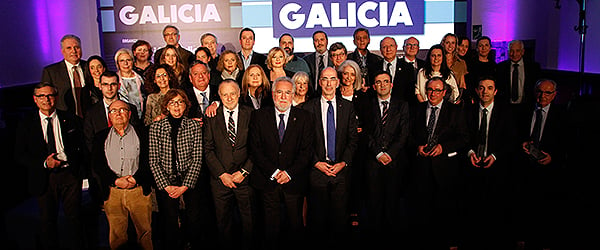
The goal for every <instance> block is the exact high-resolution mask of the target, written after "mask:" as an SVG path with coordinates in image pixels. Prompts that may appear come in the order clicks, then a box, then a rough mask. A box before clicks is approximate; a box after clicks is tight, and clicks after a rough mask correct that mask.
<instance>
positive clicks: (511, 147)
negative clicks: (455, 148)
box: [467, 102, 518, 165]
mask: <svg viewBox="0 0 600 250" xmlns="http://www.w3.org/2000/svg"><path fill="white" fill-rule="evenodd" d="M479 113H480V111H479V103H475V104H473V105H471V106H469V108H468V114H467V126H468V129H469V134H470V136H469V139H470V140H469V148H468V149H470V150H473V151H475V152H477V146H478V145H479V144H480V143H481V142H480V141H481V138H480V137H479V120H480V118H479ZM491 114H492V116H491V117H490V118H489V119H490V122H489V124H488V127H489V129H488V135H487V140H488V143H487V154H488V155H491V154H494V156H496V163H494V164H498V163H500V162H504V163H505V164H506V163H509V162H510V161H511V160H510V159H511V157H512V156H511V155H512V154H513V153H515V150H516V149H518V145H517V140H516V138H517V137H516V135H517V130H516V126H515V124H516V123H515V116H513V114H512V110H511V109H510V107H508V105H506V104H503V103H499V102H494V109H493V110H492V113H491ZM469 165H470V161H469Z"/></svg>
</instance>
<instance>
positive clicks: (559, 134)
mask: <svg viewBox="0 0 600 250" xmlns="http://www.w3.org/2000/svg"><path fill="white" fill-rule="evenodd" d="M535 107H536V105H530V106H529V109H528V110H527V111H526V112H522V114H521V119H520V122H519V128H518V129H519V134H518V137H519V143H523V142H526V141H531V136H530V134H531V129H532V126H533V125H532V124H531V121H532V118H533V114H534V112H535ZM567 121H568V115H567V109H566V107H565V106H564V105H560V104H556V103H552V104H550V109H549V110H548V114H547V117H546V123H545V124H544V127H543V129H542V137H541V140H540V149H541V150H542V151H544V152H546V153H548V154H550V156H552V163H551V164H550V165H551V166H552V167H560V166H561V165H562V164H563V163H564V161H565V158H566V151H567V150H566V147H567V146H566V145H567V138H568V136H569V134H570V133H569V130H568V129H567ZM519 147H520V144H519ZM534 165H535V164H534Z"/></svg>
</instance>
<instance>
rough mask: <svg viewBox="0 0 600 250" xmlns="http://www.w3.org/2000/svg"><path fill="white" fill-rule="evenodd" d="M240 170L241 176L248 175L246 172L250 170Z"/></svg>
mask: <svg viewBox="0 0 600 250" xmlns="http://www.w3.org/2000/svg"><path fill="white" fill-rule="evenodd" d="M240 172H242V176H244V177H246V176H248V174H250V172H248V171H246V169H243V168H242V169H240Z"/></svg>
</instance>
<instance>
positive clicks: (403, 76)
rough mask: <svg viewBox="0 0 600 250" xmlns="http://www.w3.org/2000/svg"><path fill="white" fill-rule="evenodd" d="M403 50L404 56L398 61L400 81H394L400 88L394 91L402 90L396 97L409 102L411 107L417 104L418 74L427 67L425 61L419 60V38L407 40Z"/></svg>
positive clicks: (397, 87) (396, 87)
mask: <svg viewBox="0 0 600 250" xmlns="http://www.w3.org/2000/svg"><path fill="white" fill-rule="evenodd" d="M402 48H403V50H404V56H403V57H401V58H400V60H399V61H398V63H399V64H400V66H399V67H400V72H399V77H398V78H399V79H398V80H396V79H394V83H396V81H398V83H400V86H394V87H395V89H394V91H395V90H396V89H401V90H399V91H396V92H397V94H396V95H397V96H399V97H400V98H402V99H404V100H405V101H406V102H408V103H409V105H414V104H416V103H417V97H416V95H415V93H414V92H415V91H414V87H415V85H416V84H417V73H418V72H419V70H420V69H421V68H423V66H425V61H424V60H421V59H419V58H417V54H418V53H419V40H417V38H415V37H412V36H411V37H409V38H407V39H406V40H404V45H403V46H402ZM398 94H399V95H398Z"/></svg>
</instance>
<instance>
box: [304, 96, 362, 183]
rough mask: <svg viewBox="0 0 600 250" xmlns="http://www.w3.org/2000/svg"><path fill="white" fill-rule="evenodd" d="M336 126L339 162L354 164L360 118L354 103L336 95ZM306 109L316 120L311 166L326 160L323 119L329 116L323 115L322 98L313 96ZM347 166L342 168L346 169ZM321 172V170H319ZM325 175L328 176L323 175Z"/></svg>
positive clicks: (336, 151) (336, 156)
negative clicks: (355, 110) (357, 115)
mask: <svg viewBox="0 0 600 250" xmlns="http://www.w3.org/2000/svg"><path fill="white" fill-rule="evenodd" d="M335 98H336V100H335V101H336V104H337V109H336V113H335V115H336V117H335V120H336V126H335V158H336V163H337V162H342V161H343V162H345V163H346V165H348V166H351V165H352V159H353V157H354V152H355V151H356V147H357V143H358V131H357V127H358V119H357V117H356V113H355V112H354V107H353V106H352V103H351V102H349V101H347V100H346V99H343V98H341V97H339V96H336V97H335ZM303 109H304V110H307V111H309V112H310V113H311V114H312V115H313V120H314V128H315V137H314V155H313V157H312V161H311V162H310V164H311V166H314V165H315V164H316V163H317V162H320V161H321V162H326V161H327V156H326V154H325V152H326V145H325V135H324V134H323V131H325V129H324V128H323V119H325V120H326V119H327V117H321V98H320V97H319V98H313V99H311V100H308V101H307V102H306V104H304V106H303ZM345 169H346V168H344V169H342V171H345ZM311 170H314V171H319V170H318V169H316V168H311ZM319 172H320V171H319ZM322 176H323V177H327V176H325V175H322Z"/></svg>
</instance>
